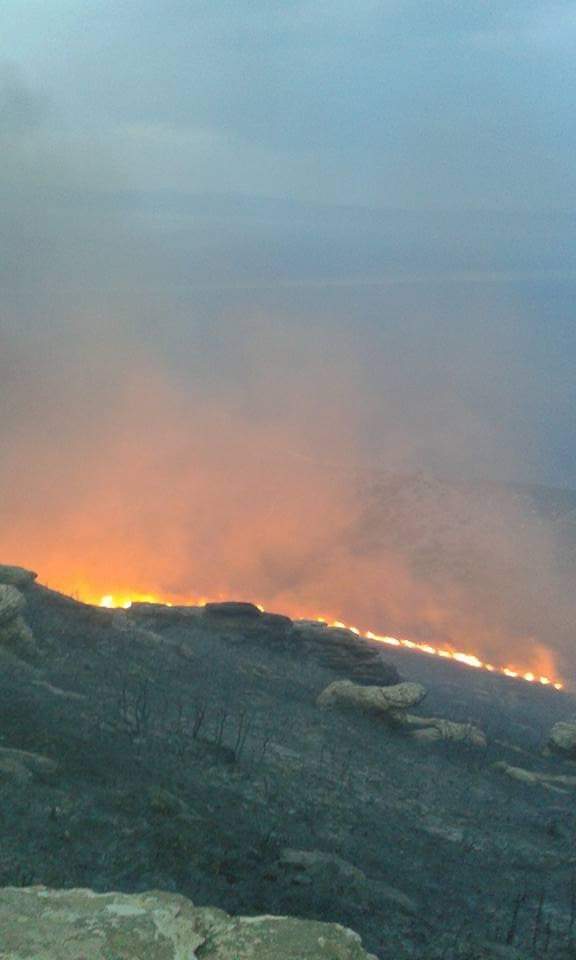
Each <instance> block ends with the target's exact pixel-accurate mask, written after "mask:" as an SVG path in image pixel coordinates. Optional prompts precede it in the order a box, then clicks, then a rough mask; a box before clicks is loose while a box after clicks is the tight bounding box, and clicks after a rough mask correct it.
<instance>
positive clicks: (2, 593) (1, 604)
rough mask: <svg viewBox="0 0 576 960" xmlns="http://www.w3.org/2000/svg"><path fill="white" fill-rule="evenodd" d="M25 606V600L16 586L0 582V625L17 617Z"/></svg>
mask: <svg viewBox="0 0 576 960" xmlns="http://www.w3.org/2000/svg"><path fill="white" fill-rule="evenodd" d="M25 607H26V601H25V599H24V597H23V596H22V594H21V593H20V591H19V590H17V589H16V587H12V586H7V585H6V584H0V627H1V626H3V625H4V624H5V623H10V621H11V620H14V619H15V618H16V617H18V616H19V615H20V614H21V613H22V612H23V610H24V609H25Z"/></svg>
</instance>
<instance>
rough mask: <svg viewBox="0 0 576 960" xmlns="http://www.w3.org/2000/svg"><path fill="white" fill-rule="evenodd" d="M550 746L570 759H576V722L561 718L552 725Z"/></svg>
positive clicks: (549, 738) (549, 739)
mask: <svg viewBox="0 0 576 960" xmlns="http://www.w3.org/2000/svg"><path fill="white" fill-rule="evenodd" d="M548 747H549V748H550V750H552V751H553V752H554V753H558V754H560V755H561V756H563V757H566V758H567V759H570V760H576V723H569V722H567V721H566V720H560V721H559V722H558V723H555V724H554V726H553V727H552V729H551V731H550V734H549V737H548Z"/></svg>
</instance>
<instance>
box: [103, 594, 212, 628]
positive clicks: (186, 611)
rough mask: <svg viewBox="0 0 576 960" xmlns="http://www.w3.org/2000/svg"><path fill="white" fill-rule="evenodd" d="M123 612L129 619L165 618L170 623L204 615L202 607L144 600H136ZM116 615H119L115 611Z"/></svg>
mask: <svg viewBox="0 0 576 960" xmlns="http://www.w3.org/2000/svg"><path fill="white" fill-rule="evenodd" d="M122 613H124V614H125V616H127V618H128V621H130V620H131V619H132V618H135V619H137V618H139V617H150V618H154V619H155V620H165V621H168V622H169V623H175V622H180V621H190V620H193V619H195V618H197V617H199V616H201V615H202V607H192V606H184V605H183V606H168V604H166V603H148V602H147V601H144V600H138V601H134V603H133V604H132V605H131V606H130V607H129V608H128V610H126V611H122ZM114 614H115V617H116V618H117V617H118V615H119V612H118V611H114Z"/></svg>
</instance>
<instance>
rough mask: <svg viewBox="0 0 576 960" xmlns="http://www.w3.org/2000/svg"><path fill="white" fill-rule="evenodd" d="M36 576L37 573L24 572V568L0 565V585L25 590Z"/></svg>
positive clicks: (31, 571)
mask: <svg viewBox="0 0 576 960" xmlns="http://www.w3.org/2000/svg"><path fill="white" fill-rule="evenodd" d="M37 576H38V574H37V573H34V571H33V570H26V569H25V567H13V566H9V565H7V564H5V563H0V584H6V585H8V586H10V587H19V588H20V589H21V590H25V589H26V587H29V586H31V584H33V583H34V581H35V579H36V577H37Z"/></svg>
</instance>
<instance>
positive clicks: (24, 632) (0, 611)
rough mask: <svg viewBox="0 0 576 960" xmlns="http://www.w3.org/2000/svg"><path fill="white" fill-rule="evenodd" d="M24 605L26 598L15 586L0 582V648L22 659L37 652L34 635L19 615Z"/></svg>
mask: <svg viewBox="0 0 576 960" xmlns="http://www.w3.org/2000/svg"><path fill="white" fill-rule="evenodd" d="M25 606H26V600H25V599H24V596H23V595H22V594H21V593H20V591H19V590H18V589H17V588H16V587H12V586H9V585H7V584H0V648H3V649H5V650H9V651H10V652H11V653H14V654H16V656H17V657H22V658H23V659H24V660H26V659H30V658H32V659H34V658H35V657H36V655H37V653H38V651H37V648H36V643H35V640H34V635H33V633H32V631H31V629H30V627H29V626H28V624H27V623H26V621H25V620H24V619H23V618H22V616H21V614H22V611H23V610H24V608H25Z"/></svg>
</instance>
